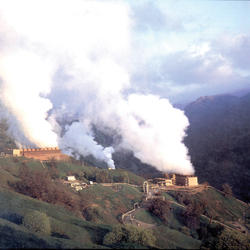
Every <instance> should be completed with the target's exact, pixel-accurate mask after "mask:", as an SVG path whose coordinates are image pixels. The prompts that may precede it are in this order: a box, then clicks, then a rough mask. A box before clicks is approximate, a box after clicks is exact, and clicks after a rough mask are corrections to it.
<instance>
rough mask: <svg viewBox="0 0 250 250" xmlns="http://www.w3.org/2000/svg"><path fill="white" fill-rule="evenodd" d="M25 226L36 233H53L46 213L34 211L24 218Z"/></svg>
mask: <svg viewBox="0 0 250 250" xmlns="http://www.w3.org/2000/svg"><path fill="white" fill-rule="evenodd" d="M22 224H23V226H24V227H26V228H27V229H28V230H30V231H32V232H34V233H44V234H49V235H50V233H51V228H50V221H49V218H48V216H47V215H46V214H45V213H42V212H39V211H32V212H30V213H27V214H26V215H25V216H24V218H23V223H22Z"/></svg>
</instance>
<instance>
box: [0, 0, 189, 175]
mask: <svg viewBox="0 0 250 250" xmlns="http://www.w3.org/2000/svg"><path fill="white" fill-rule="evenodd" d="M13 6H15V7H13ZM130 17H131V15H130V9H129V7H128V6H127V4H125V2H121V1H116V2H114V1H95V0H91V1H88V0H85V1H81V0H74V1H70V0H53V1H49V0H37V1H34V0H23V1H19V0H3V1H1V3H0V35H1V41H0V78H1V85H0V88H1V94H0V97H1V102H2V105H3V106H4V107H5V108H6V110H7V112H8V120H9V123H10V133H11V134H12V135H13V136H14V138H15V140H16V142H17V143H18V144H19V145H20V146H39V147H44V146H59V147H60V148H61V149H62V150H63V151H64V152H66V153H68V154H71V155H75V156H76V157H78V156H79V155H83V156H87V155H93V156H94V157H96V158H98V159H100V160H103V161H105V162H106V163H107V164H108V166H109V167H111V168H114V167H115V166H114V162H113V160H112V153H113V152H114V150H116V149H120V148H125V149H129V150H132V151H133V152H134V155H135V156H136V157H138V158H139V159H140V160H141V161H142V162H145V163H148V164H151V165H153V166H155V167H156V168H157V169H159V170H162V171H169V172H179V173H184V174H190V173H193V167H192V165H191V163H190V159H189V156H188V151H187V148H186V147H185V145H184V144H183V143H182V140H183V137H184V136H185V129H186V128H187V126H188V125H189V124H188V120H187V118H186V117H185V115H184V113H183V112H182V111H180V110H178V109H176V108H173V106H172V105H171V104H170V103H169V101H168V100H167V99H163V98H160V97H159V96H155V95H142V94H136V93H133V94H125V93H126V90H128V89H130V87H131V85H132V84H133V83H131V82H130V77H129V76H130V71H131V66H130V65H131V63H130V62H131V58H132V52H131V51H132V48H131V37H132V36H131V29H132V25H133V20H131V18H130ZM67 117H71V118H72V119H73V120H74V122H72V120H71V122H70V123H68V124H67V125H66V126H64V127H62V123H61V122H60V121H64V120H66V121H67V120H68V119H67ZM93 125H94V126H96V127H97V128H98V129H100V130H107V129H110V130H112V131H115V132H116V133H117V134H119V135H121V137H122V140H121V142H120V143H119V145H111V146H110V147H106V148H105V147H103V146H102V145H100V144H98V143H97V141H96V140H95V137H94V133H93V131H92V130H93ZM112 146H113V147H114V148H113V147H112Z"/></svg>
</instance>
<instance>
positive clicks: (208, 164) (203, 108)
mask: <svg viewBox="0 0 250 250" xmlns="http://www.w3.org/2000/svg"><path fill="white" fill-rule="evenodd" d="M185 113H186V115H187V117H188V118H189V122H190V126H189V128H188V130H187V137H186V138H185V141H184V142H185V144H186V146H187V147H188V148H189V152H190V155H191V160H192V163H193V165H194V166H195V170H196V175H197V176H198V177H199V180H200V182H204V181H208V182H209V184H211V185H212V186H214V187H216V188H221V187H222V185H223V184H224V183H228V184H229V185H230V186H231V187H232V189H233V192H234V194H235V195H236V196H237V197H239V198H241V199H243V200H245V201H249V200H250V196H249V188H250V183H249V179H250V94H247V95H245V96H243V97H236V96H230V95H221V96H210V97H201V98H199V99H198V100H197V101H195V102H193V103H191V104H189V105H187V106H186V108H185Z"/></svg>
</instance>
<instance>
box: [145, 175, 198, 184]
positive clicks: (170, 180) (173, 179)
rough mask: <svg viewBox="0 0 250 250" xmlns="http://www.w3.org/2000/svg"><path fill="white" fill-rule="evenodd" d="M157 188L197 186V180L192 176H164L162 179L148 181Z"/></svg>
mask: <svg viewBox="0 0 250 250" xmlns="http://www.w3.org/2000/svg"><path fill="white" fill-rule="evenodd" d="M148 181H150V182H151V183H153V184H155V185H157V186H172V185H178V186H197V185H199V184H198V178H197V176H193V175H181V174H164V178H154V179H151V180H148Z"/></svg>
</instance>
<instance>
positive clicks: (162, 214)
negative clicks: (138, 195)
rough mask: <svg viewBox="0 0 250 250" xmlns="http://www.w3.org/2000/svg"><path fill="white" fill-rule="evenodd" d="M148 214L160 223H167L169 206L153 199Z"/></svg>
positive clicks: (164, 202) (167, 203) (165, 202)
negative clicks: (155, 217)
mask: <svg viewBox="0 0 250 250" xmlns="http://www.w3.org/2000/svg"><path fill="white" fill-rule="evenodd" d="M149 212H150V213H152V214H154V215H155V216H157V217H158V218H160V219H161V220H162V221H164V222H167V221H168V216H169V212H170V204H169V202H167V201H163V200H161V199H154V200H153V201H152V203H151V205H150V206H149Z"/></svg>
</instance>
